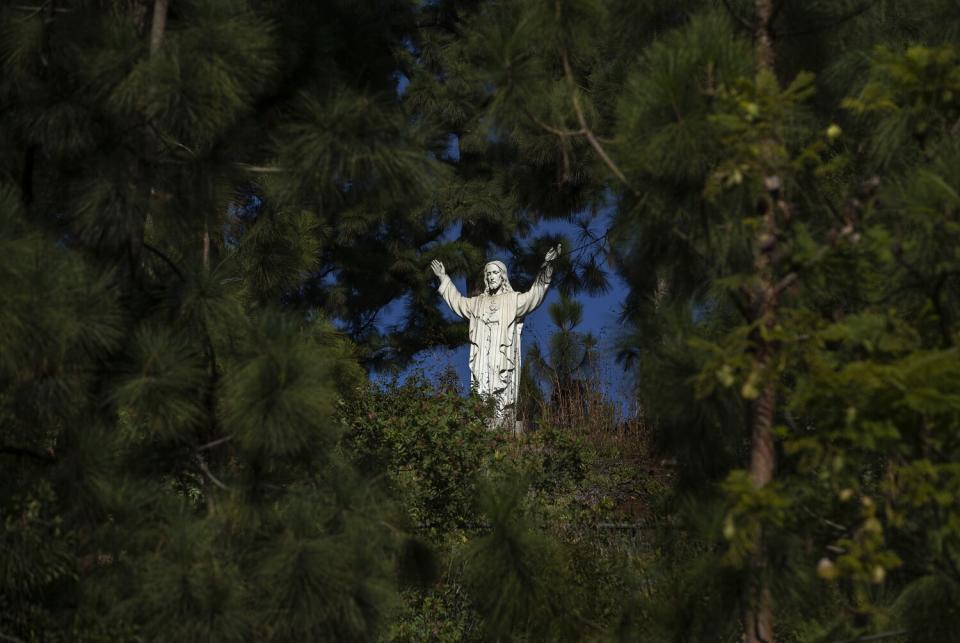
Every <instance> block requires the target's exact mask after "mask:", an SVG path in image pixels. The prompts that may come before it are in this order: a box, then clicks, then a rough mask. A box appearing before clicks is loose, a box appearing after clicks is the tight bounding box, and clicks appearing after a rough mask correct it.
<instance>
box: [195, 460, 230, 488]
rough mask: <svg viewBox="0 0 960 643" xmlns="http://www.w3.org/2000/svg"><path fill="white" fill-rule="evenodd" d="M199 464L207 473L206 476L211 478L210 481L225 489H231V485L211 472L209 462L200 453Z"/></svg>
mask: <svg viewBox="0 0 960 643" xmlns="http://www.w3.org/2000/svg"><path fill="white" fill-rule="evenodd" d="M197 464H198V465H199V466H200V470H201V471H203V473H204V474H206V476H207V477H208V478H209V479H210V482H212V483H213V484H215V485H217V486H218V487H220V488H221V489H223V490H224V491H231V489H230V487H228V486H227V485H225V484H223V482H221V481H220V480H219V479H218V478H217V477H216V476H215V475H213V473H211V472H210V467H208V466H207V463H206V462H204V461H203V458H202V457H201V456H199V455H198V456H197Z"/></svg>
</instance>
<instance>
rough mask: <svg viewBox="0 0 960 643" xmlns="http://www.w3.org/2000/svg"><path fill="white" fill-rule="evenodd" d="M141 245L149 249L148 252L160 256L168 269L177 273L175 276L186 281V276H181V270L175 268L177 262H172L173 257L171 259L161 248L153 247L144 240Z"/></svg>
mask: <svg viewBox="0 0 960 643" xmlns="http://www.w3.org/2000/svg"><path fill="white" fill-rule="evenodd" d="M143 247H144V248H145V249H147V250H149V251H150V252H152V253H153V254H155V255H157V256H158V257H160V258H161V259H162V260H163V262H164V263H166V264H167V265H168V266H170V269H171V270H173V271H174V272H175V273H177V276H178V277H180V281H186V280H187V279H186V277H184V276H183V272H181V271H180V269H179V268H177V264H175V263H174V262H173V259H171V258H170V257H168V256H167V255H166V254H164V253H163V252H162V251H161V250H159V249H157V248H154V247H153V246H152V245H150V244H149V243H147V242H146V241H144V242H143Z"/></svg>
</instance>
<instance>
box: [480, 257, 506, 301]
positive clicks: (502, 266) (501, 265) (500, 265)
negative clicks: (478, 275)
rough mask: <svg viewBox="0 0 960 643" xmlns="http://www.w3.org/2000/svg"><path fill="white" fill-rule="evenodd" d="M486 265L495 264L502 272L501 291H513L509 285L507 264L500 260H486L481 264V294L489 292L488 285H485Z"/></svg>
mask: <svg viewBox="0 0 960 643" xmlns="http://www.w3.org/2000/svg"><path fill="white" fill-rule="evenodd" d="M487 266H496V267H497V268H499V269H500V272H501V273H502V274H503V286H502V288H503V292H513V286H511V285H510V276H509V275H508V274H507V264H505V263H503V262H502V261H488V262H487V263H486V264H484V266H483V294H484V295H489V294H490V287H489V286H488V285H487Z"/></svg>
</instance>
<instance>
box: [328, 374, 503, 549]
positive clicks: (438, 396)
mask: <svg viewBox="0 0 960 643" xmlns="http://www.w3.org/2000/svg"><path fill="white" fill-rule="evenodd" d="M486 416H487V408H486V405H485V404H484V402H483V401H482V400H480V399H479V398H478V397H468V398H463V397H461V396H460V395H458V394H457V392H456V391H454V390H450V389H446V390H444V389H438V388H435V387H433V386H432V385H431V384H430V383H429V382H427V381H426V380H425V379H423V378H422V377H412V378H410V379H408V380H407V381H406V382H404V383H402V384H398V383H393V384H389V385H386V386H382V387H378V386H376V385H374V384H369V385H368V386H367V387H366V389H365V390H363V391H362V392H361V393H360V394H359V395H357V396H356V399H355V400H354V401H353V402H351V403H350V404H349V405H348V407H347V408H345V413H344V420H345V422H346V423H347V424H348V431H347V435H346V437H345V439H344V442H343V448H344V450H345V451H346V452H347V453H348V457H350V458H352V459H353V461H354V463H355V464H356V465H357V466H358V467H359V468H360V469H361V470H363V471H365V472H367V473H369V474H371V475H373V476H377V475H380V476H382V478H383V479H384V480H385V481H386V483H387V486H389V487H390V488H391V490H392V491H393V492H394V493H395V495H396V497H397V498H398V499H399V501H400V502H401V503H402V505H403V506H404V507H405V508H406V510H407V511H408V513H409V518H410V519H411V520H412V522H413V524H414V525H416V527H417V529H418V530H419V531H421V532H422V533H424V534H429V535H431V536H434V537H437V536H439V535H440V534H443V533H446V532H449V531H451V530H454V529H458V528H459V529H464V528H468V527H470V526H475V523H476V521H475V519H474V518H473V502H474V497H475V495H476V484H477V479H478V473H479V472H480V471H481V470H482V468H483V463H484V460H485V458H487V456H489V455H490V454H492V453H493V452H494V451H495V449H496V446H497V444H498V443H499V442H502V441H503V440H504V437H503V436H502V435H501V434H498V433H494V432H491V431H490V430H489V429H487V427H486V425H485V422H484V419H483V418H484V417H486Z"/></svg>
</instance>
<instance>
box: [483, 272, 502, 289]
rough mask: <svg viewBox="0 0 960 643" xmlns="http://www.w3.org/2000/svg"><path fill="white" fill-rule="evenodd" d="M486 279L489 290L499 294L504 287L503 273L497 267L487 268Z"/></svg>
mask: <svg viewBox="0 0 960 643" xmlns="http://www.w3.org/2000/svg"><path fill="white" fill-rule="evenodd" d="M484 278H485V279H486V280H487V290H489V291H490V292H497V291H498V290H500V286H502V285H503V272H502V271H501V270H500V268H499V267H497V266H495V265H490V266H487V269H486V270H485V271H484Z"/></svg>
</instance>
